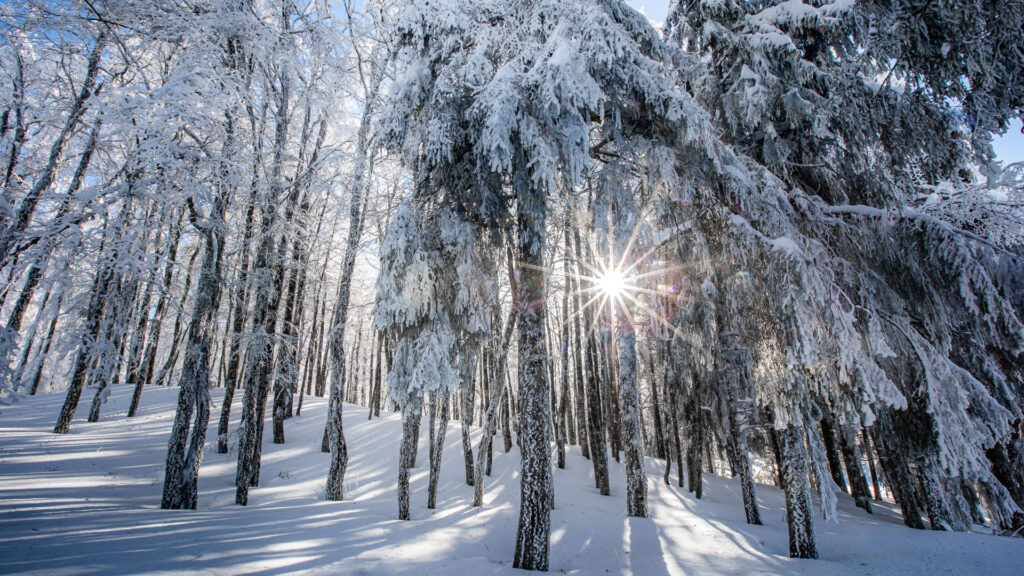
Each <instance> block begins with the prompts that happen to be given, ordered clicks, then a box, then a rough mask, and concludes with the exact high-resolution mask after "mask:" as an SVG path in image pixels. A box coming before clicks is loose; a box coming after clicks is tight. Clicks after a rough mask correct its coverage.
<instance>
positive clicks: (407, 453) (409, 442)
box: [398, 391, 423, 520]
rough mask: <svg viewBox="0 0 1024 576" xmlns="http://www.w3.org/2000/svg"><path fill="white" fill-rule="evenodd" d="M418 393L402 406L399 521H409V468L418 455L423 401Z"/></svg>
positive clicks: (399, 461)
mask: <svg viewBox="0 0 1024 576" xmlns="http://www.w3.org/2000/svg"><path fill="white" fill-rule="evenodd" d="M419 394H420V392H419V391H416V392H414V393H413V395H411V396H410V397H409V400H408V401H407V402H406V403H405V405H403V406H402V448H401V450H400V452H399V454H398V519H399V520H409V518H410V514H409V468H411V467H412V462H413V458H414V454H415V453H416V433H415V432H416V431H415V428H416V427H418V426H419V421H420V419H419V412H420V410H421V409H422V407H423V399H422V398H421V397H420V396H419Z"/></svg>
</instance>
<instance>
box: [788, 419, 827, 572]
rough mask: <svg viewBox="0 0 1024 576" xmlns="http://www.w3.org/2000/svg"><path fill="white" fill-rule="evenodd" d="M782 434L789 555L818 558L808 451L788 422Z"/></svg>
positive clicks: (796, 428) (802, 440) (791, 556)
mask: <svg viewBox="0 0 1024 576" xmlns="http://www.w3.org/2000/svg"><path fill="white" fill-rule="evenodd" d="M779 436H781V438H782V474H783V477H785V479H786V486H785V492H786V523H787V525H788V526H789V556H790V558H817V557H818V549H817V543H816V542H815V538H814V519H813V516H812V514H813V512H812V510H811V487H810V483H809V481H808V479H807V474H808V469H807V451H806V450H805V449H804V439H803V434H801V432H800V429H799V428H798V427H796V426H793V425H790V426H789V427H788V428H786V429H785V430H782V431H781V432H780V433H779Z"/></svg>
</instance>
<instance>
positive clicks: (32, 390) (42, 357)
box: [29, 289, 64, 396]
mask: <svg viewBox="0 0 1024 576" xmlns="http://www.w3.org/2000/svg"><path fill="white" fill-rule="evenodd" d="M63 302H64V290H63V289H62V290H61V292H60V295H59V296H58V297H57V305H56V306H55V307H54V310H53V318H52V319H50V328H49V329H48V330H47V331H46V339H45V340H44V341H43V345H42V347H41V348H40V349H39V364H38V365H37V366H36V370H35V373H34V374H33V375H32V383H31V384H30V385H29V394H31V395H33V396H34V395H35V394H36V393H37V392H38V391H39V380H40V379H41V378H42V375H43V366H44V365H45V364H46V358H47V357H48V355H49V353H50V344H52V343H53V335H54V333H55V332H56V331H57V319H58V318H59V317H60V306H61V304H62V303H63Z"/></svg>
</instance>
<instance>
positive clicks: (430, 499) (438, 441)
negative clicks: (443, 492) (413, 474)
mask: <svg viewBox="0 0 1024 576" xmlns="http://www.w3.org/2000/svg"><path fill="white" fill-rule="evenodd" d="M437 396H440V397H441V414H440V416H439V418H438V419H439V420H440V422H438V425H437V432H436V433H435V438H434V443H433V446H432V450H431V453H430V485H429V487H428V488H427V508H430V509H431V510H433V509H434V508H435V507H436V504H437V482H438V480H439V479H440V478H441V456H442V455H443V453H444V436H445V432H446V431H447V430H448V410H449V403H450V398H451V393H450V392H449V391H447V390H442V391H440V392H437V393H436V396H435V398H436V397H437ZM431 410H432V411H433V407H431Z"/></svg>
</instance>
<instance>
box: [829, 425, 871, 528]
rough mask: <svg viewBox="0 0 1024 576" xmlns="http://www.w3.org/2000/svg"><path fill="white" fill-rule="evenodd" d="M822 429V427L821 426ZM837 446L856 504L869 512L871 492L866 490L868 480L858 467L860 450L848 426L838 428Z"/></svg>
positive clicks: (854, 434) (855, 437)
mask: <svg viewBox="0 0 1024 576" xmlns="http://www.w3.org/2000/svg"><path fill="white" fill-rule="evenodd" d="M823 430H824V428H823ZM838 432H839V447H840V449H841V450H842V453H843V462H844V463H845V464H846V475H847V476H849V478H850V491H851V492H852V494H853V499H854V501H855V502H856V503H857V506H859V507H861V508H863V509H864V511H865V512H867V513H868V514H871V493H870V492H868V482H867V480H866V479H865V478H864V470H863V469H862V468H861V467H860V451H859V450H857V436H856V433H855V432H853V430H851V429H850V428H848V427H844V428H841V429H839V430H838Z"/></svg>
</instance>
